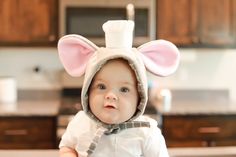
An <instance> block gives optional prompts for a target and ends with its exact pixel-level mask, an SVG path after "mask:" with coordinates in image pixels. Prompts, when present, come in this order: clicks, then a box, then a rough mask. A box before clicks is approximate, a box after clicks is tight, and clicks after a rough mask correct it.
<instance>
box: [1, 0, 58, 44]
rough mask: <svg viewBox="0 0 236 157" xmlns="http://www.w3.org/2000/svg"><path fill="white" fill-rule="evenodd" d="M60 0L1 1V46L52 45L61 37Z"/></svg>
mask: <svg viewBox="0 0 236 157" xmlns="http://www.w3.org/2000/svg"><path fill="white" fill-rule="evenodd" d="M57 4H58V2H57V0H1V1H0V23H1V24H0V30H1V31H0V45H1V46H43V45H45V46H49V45H53V44H55V43H56V40H57V32H58V28H57V25H58V24H57V21H58V20H57V16H58V15H57V8H58V6H57Z"/></svg>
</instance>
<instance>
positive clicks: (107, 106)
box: [104, 104, 116, 109]
mask: <svg viewBox="0 0 236 157" xmlns="http://www.w3.org/2000/svg"><path fill="white" fill-rule="evenodd" d="M104 107H105V108H107V109H116V107H115V105H111V104H105V106H104Z"/></svg>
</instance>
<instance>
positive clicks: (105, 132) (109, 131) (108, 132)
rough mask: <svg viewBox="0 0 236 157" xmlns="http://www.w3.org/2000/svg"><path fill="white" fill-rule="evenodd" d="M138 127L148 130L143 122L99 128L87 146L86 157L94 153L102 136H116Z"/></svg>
mask: <svg viewBox="0 0 236 157" xmlns="http://www.w3.org/2000/svg"><path fill="white" fill-rule="evenodd" d="M140 127H148V128H150V123H149V122H144V121H133V122H124V123H121V124H114V125H109V126H108V127H106V128H104V127H100V128H98V129H97V131H96V133H95V135H94V138H93V140H92V143H91V144H90V146H89V149H88V150H87V153H88V157H89V156H90V155H91V154H92V153H93V152H94V151H95V149H96V147H97V144H98V142H99V140H100V138H101V137H102V135H111V134H117V133H119V132H120V131H122V130H125V129H129V128H140Z"/></svg>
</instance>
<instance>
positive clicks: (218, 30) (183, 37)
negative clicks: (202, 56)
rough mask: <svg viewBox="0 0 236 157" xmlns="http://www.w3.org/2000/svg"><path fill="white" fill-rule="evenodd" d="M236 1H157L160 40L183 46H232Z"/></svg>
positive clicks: (235, 25)
mask: <svg viewBox="0 0 236 157" xmlns="http://www.w3.org/2000/svg"><path fill="white" fill-rule="evenodd" d="M235 35H236V0H209V1H205V0H177V1H176V0H157V38H159V39H160V38H161V39H166V40H170V41H172V42H174V43H175V44H177V45H180V46H220V47H224V46H233V45H234V44H235V43H236V38H235Z"/></svg>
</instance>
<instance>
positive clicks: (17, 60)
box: [0, 48, 236, 100]
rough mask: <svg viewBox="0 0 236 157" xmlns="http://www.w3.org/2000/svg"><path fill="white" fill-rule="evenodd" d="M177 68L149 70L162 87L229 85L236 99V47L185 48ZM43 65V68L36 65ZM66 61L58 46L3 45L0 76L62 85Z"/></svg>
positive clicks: (21, 83)
mask: <svg viewBox="0 0 236 157" xmlns="http://www.w3.org/2000/svg"><path fill="white" fill-rule="evenodd" d="M180 51H181V62H180V66H179V69H178V70H177V72H176V73H175V74H174V75H172V76H170V77H168V78H159V77H155V76H153V75H151V74H149V77H150V79H151V80H153V81H154V82H156V84H157V85H158V86H159V87H168V88H171V89H228V90H230V96H231V98H232V99H233V100H236V81H235V80H236V50H234V49H181V50H180ZM36 66H39V67H40V68H41V72H39V73H35V72H34V71H33V69H34V68H35V67H36ZM61 71H63V70H62V65H61V63H60V61H59V59H58V55H57V50H56V48H0V76H6V75H10V76H14V77H15V78H16V79H17V82H18V88H19V89H60V88H61V81H60V78H61V77H60V76H61Z"/></svg>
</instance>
